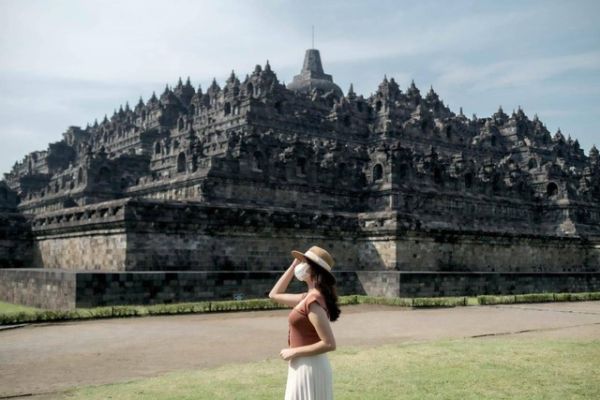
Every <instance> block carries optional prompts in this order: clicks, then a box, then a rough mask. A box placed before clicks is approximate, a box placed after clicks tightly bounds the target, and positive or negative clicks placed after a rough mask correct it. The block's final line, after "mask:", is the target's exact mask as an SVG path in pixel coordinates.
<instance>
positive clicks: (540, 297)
mask: <svg viewBox="0 0 600 400" xmlns="http://www.w3.org/2000/svg"><path fill="white" fill-rule="evenodd" d="M546 301H554V294H553V293H528V294H516V295H515V303H541V302H546Z"/></svg>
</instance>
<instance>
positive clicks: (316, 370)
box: [285, 353, 333, 400]
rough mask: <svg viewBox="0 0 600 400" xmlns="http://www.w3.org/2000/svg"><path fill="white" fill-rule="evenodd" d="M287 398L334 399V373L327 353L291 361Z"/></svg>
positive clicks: (296, 399)
mask: <svg viewBox="0 0 600 400" xmlns="http://www.w3.org/2000/svg"><path fill="white" fill-rule="evenodd" d="M285 400H333V374H332V371H331V364H330V363H329V358H328V357H327V354H326V353H321V354H317V355H314V356H306V357H296V358H293V359H291V360H290V361H289V366H288V377H287V384H286V387H285Z"/></svg>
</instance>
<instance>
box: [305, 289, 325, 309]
mask: <svg viewBox="0 0 600 400" xmlns="http://www.w3.org/2000/svg"><path fill="white" fill-rule="evenodd" d="M314 302H317V303H319V304H320V305H321V306H322V307H323V308H324V309H325V310H327V303H326V301H325V296H323V294H322V293H321V292H319V290H317V289H312V290H309V291H308V292H307V295H306V303H305V304H306V308H307V309H308V307H309V306H310V304H311V303H314Z"/></svg>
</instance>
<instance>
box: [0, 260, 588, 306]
mask: <svg viewBox="0 0 600 400" xmlns="http://www.w3.org/2000/svg"><path fill="white" fill-rule="evenodd" d="M282 273H283V271H247V272H245V271H162V272H161V271H130V272H93V271H69V270H49V269H14V268H13V269H0V300H3V301H8V302H11V303H17V304H25V305H31V306H35V307H41V308H49V309H65V308H74V307H95V306H108V305H119V304H162V303H175V302H187V301H202V300H233V299H234V298H236V297H240V298H245V299H248V298H266V297H267V296H268V292H269V291H270V289H271V288H272V287H273V285H274V284H275V283H276V282H277V279H279V277H280V276H281V274H282ZM335 275H336V277H337V282H338V283H337V290H338V294H339V295H349V294H361V295H364V294H367V295H370V296H385V297H398V296H399V297H438V296H468V295H480V294H521V293H541V292H587V291H600V273H599V272H554V273H552V272H537V273H535V272H533V273H519V272H514V273H502V272H403V271H336V272H335ZM305 289H306V286H305V284H303V283H300V282H299V281H297V280H296V279H295V278H294V279H293V280H292V282H291V284H290V287H289V288H288V291H289V292H296V293H297V292H301V291H304V290H305Z"/></svg>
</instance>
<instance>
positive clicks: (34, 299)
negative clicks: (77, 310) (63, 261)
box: [0, 268, 76, 309]
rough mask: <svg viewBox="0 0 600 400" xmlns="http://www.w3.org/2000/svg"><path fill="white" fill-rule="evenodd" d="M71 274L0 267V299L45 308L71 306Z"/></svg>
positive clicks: (74, 286)
mask: <svg viewBox="0 0 600 400" xmlns="http://www.w3.org/2000/svg"><path fill="white" fill-rule="evenodd" d="M75 288H76V285H75V275H74V274H73V273H72V272H70V271H66V270H57V269H42V268H19V269H14V268H9V269H0V300H1V301H6V302H9V303H14V304H22V305H26V306H32V307H40V308H48V309H72V308H74V307H75Z"/></svg>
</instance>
